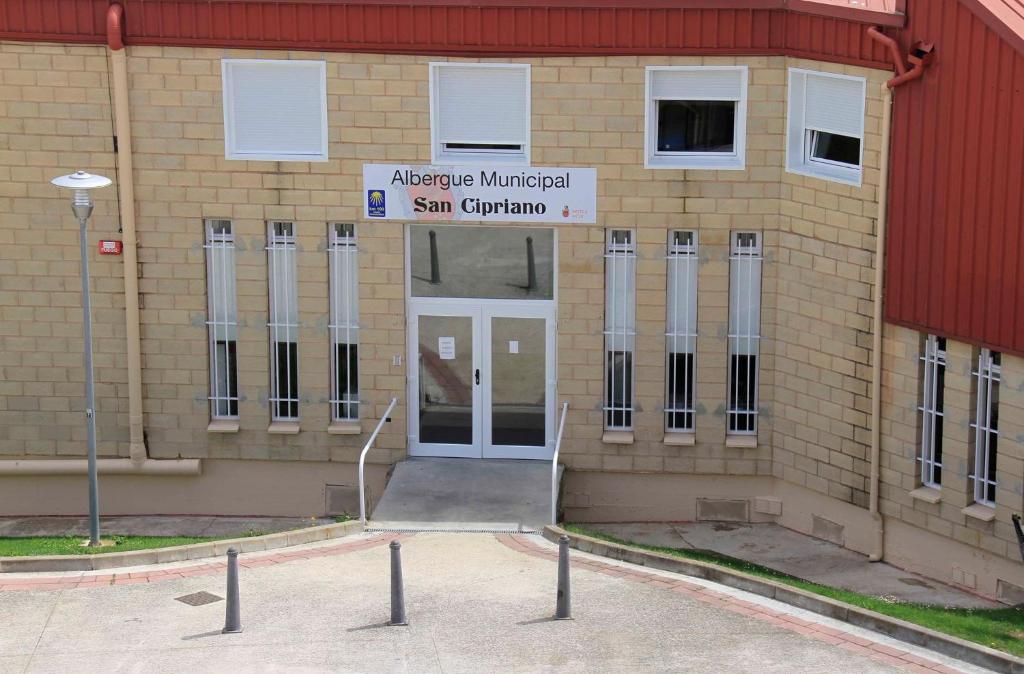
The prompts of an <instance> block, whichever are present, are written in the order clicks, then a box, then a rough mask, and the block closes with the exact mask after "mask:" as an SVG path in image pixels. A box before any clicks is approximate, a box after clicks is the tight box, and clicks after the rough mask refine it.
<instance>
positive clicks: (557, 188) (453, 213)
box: [363, 164, 597, 223]
mask: <svg viewBox="0 0 1024 674" xmlns="http://www.w3.org/2000/svg"><path fill="white" fill-rule="evenodd" d="M363 190H364V191H365V192H366V202H365V208H364V211H363V212H364V215H365V216H366V218H367V219H368V220H374V219H382V220H410V221H415V220H434V221H446V220H467V221H476V222H581V223H594V222H597V169H592V168H536V167H521V168H514V167H505V168H494V167H477V166H407V165H401V164H363Z"/></svg>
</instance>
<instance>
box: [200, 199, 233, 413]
mask: <svg viewBox="0 0 1024 674" xmlns="http://www.w3.org/2000/svg"><path fill="white" fill-rule="evenodd" d="M222 224H226V225H227V231H219V232H218V231H215V227H217V226H219V225H222ZM203 228H204V230H205V243H204V244H203V248H204V249H205V250H206V297H207V314H206V325H207V331H208V332H209V342H210V344H209V346H210V395H209V400H210V418H211V419H238V405H239V396H238V297H237V286H236V283H237V281H236V277H235V234H234V230H233V227H232V223H231V221H230V220H225V219H222V218H211V219H208V220H205V221H204V222H203ZM221 337H223V339H221ZM232 337H233V338H232ZM231 343H234V345H235V348H234V352H235V353H234V356H233V358H234V360H233V361H232V353H231V351H232V349H231V347H230V346H229V345H230V344H231ZM221 345H223V349H221ZM232 389H233V390H232ZM232 408H233V409H232ZM232 412H233V413H232Z"/></svg>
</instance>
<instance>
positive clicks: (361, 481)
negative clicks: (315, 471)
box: [359, 398, 398, 526]
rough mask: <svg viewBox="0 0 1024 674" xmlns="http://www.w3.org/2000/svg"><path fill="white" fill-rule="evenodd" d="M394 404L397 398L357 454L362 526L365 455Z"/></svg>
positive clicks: (364, 510) (388, 419) (364, 506)
mask: <svg viewBox="0 0 1024 674" xmlns="http://www.w3.org/2000/svg"><path fill="white" fill-rule="evenodd" d="M396 404H398V398H392V399H391V404H390V405H388V409H387V411H385V412H384V416H382V417H381V418H380V421H378V422H377V428H375V429H373V433H372V434H371V435H370V439H369V440H367V441H366V445H364V446H363V451H362V452H361V453H360V454H359V521H360V522H362V523H363V526H366V481H365V480H364V479H363V465H364V464H365V463H366V453H367V452H369V451H370V447H372V446H373V441H374V440H376V439H377V434H378V433H380V429H381V427H382V426H383V425H384V422H386V421H391V418H390V417H391V410H393V409H395V405H396Z"/></svg>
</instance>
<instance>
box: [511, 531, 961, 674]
mask: <svg viewBox="0 0 1024 674" xmlns="http://www.w3.org/2000/svg"><path fill="white" fill-rule="evenodd" d="M494 537H495V538H497V539H498V540H499V541H500V542H501V543H502V544H503V545H505V546H506V547H508V548H511V549H513V550H515V551H516V552H522V553H523V554H527V555H530V556H532V557H541V558H543V559H548V560H551V561H558V553H557V552H556V551H554V550H552V549H550V548H545V547H541V546H539V545H537V544H536V543H534V542H533V541H532V540H530V539H529V538H528V537H526V536H519V535H516V534H495V536H494ZM570 563H571V566H572V567H573V568H576V569H585V570H587V571H594V572H596V573H601V574H604V575H607V576H614V577H616V578H625V579H627V580H631V581H634V582H638V583H644V584H646V585H650V586H651V587H657V588H662V589H666V590H671V591H673V592H678V593H679V594H682V595H685V596H687V597H691V598H693V599H696V600H698V601H701V602H704V603H706V604H713V605H715V606H718V607H720V608H723V609H725V610H727V611H731V612H733V613H739V614H741V615H746V616H749V617H751V618H755V619H757V620H761V621H763V622H767V623H770V624H772V625H776V626H778V627H782V628H783V629H787V630H789V631H790V632H796V633H797V634H803V635H804V636H807V637H810V638H812V639H816V640H818V641H824V642H826V643H830V644H834V645H836V646H838V647H839V648H842V649H844V650H847V651H850V652H853V653H857V654H859V655H863V656H865V657H868V658H871V659H872V660H876V661H878V662H884V663H886V664H888V665H893V666H897V667H900V668H901V669H904V670H906V671H910V672H928V673H929V674H936V672H943V673H953V674H959V673H958V672H957V670H955V669H951V668H949V667H947V666H945V665H942V664H939V663H938V662H933V661H931V660H926V659H925V658H922V657H921V656H919V655H916V654H914V653H910V652H908V651H904V650H902V649H899V648H894V647H892V646H889V645H886V644H882V643H877V642H874V641H871V640H869V639H865V638H863V637H861V636H857V635H855V634H848V633H847V632H843V631H842V630H837V629H835V628H833V627H828V626H826V625H819V624H818V623H815V622H811V621H808V620H804V619H803V618H798V617H796V616H794V615H790V614H788V613H783V612H781V611H775V610H773V609H770V608H768V607H766V606H764V605H762V604H756V603H754V602H750V601H746V600H744V599H740V598H738V597H734V596H732V595H729V594H725V593H724V592H718V591H716V590H712V589H710V588H707V587H704V586H703V585H698V584H697V583H691V582H689V581H686V580H681V579H678V580H677V579H672V578H666V577H665V576H661V575H658V574H653V573H649V572H647V571H641V570H639V569H630V568H626V567H622V566H616V565H613V564H607V563H605V562H600V561H596V560H590V559H579V558H578V557H570Z"/></svg>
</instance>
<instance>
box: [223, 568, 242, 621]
mask: <svg viewBox="0 0 1024 674" xmlns="http://www.w3.org/2000/svg"><path fill="white" fill-rule="evenodd" d="M227 595H228V603H227V606H226V607H225V611H224V614H225V615H224V629H222V630H221V633H222V634H234V633H236V632H241V631H242V618H241V611H240V609H239V606H238V550H237V549H235V548H228V591H227Z"/></svg>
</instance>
